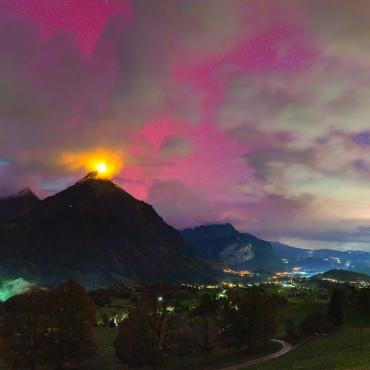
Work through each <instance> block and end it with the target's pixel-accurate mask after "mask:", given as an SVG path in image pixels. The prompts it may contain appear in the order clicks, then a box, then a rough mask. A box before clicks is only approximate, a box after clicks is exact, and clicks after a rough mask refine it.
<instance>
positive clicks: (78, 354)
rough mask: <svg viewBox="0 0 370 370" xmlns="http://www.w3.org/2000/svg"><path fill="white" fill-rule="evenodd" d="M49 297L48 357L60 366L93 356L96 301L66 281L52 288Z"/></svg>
mask: <svg viewBox="0 0 370 370" xmlns="http://www.w3.org/2000/svg"><path fill="white" fill-rule="evenodd" d="M48 299H49V304H48V311H49V314H50V316H51V318H52V320H53V326H52V328H51V333H50V335H49V336H50V338H51V339H50V342H51V345H50V358H51V359H52V360H53V363H54V366H55V369H62V368H63V366H64V363H65V362H72V363H73V362H75V363H80V362H82V361H83V360H85V359H88V358H92V357H93V356H95V355H96V350H97V345H96V340H95V330H94V326H95V323H96V314H95V305H94V303H93V301H92V299H91V298H90V296H89V295H88V294H87V293H86V291H85V289H84V288H83V287H82V286H81V285H80V284H78V283H77V282H75V281H67V282H65V283H62V284H60V285H59V286H57V287H56V288H54V289H53V290H51V291H50V293H49V297H48Z"/></svg>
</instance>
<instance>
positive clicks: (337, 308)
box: [328, 289, 343, 326]
mask: <svg viewBox="0 0 370 370" xmlns="http://www.w3.org/2000/svg"><path fill="white" fill-rule="evenodd" d="M328 316H329V317H330V318H332V319H333V321H334V322H335V324H336V325H338V326H340V325H342V322H343V292H342V291H341V290H339V289H334V291H333V293H332V294H331V296H330V301H329V307H328Z"/></svg>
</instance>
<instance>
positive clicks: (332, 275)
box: [313, 269, 370, 283]
mask: <svg viewBox="0 0 370 370" xmlns="http://www.w3.org/2000/svg"><path fill="white" fill-rule="evenodd" d="M313 278H314V279H333V280H337V281H340V282H348V283H353V282H365V283H370V276H369V275H367V274H362V273H360V272H356V271H348V270H341V269H333V270H329V271H326V272H324V273H323V274H319V275H315V276H314V277H313Z"/></svg>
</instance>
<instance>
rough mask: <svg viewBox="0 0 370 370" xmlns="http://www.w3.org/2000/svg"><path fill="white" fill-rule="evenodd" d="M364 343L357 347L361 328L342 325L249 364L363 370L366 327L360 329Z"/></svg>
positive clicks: (369, 359) (262, 368) (270, 368)
mask: <svg viewBox="0 0 370 370" xmlns="http://www.w3.org/2000/svg"><path fill="white" fill-rule="evenodd" d="M364 334H365V335H364V342H365V343H366V342H367V344H366V345H365V346H364V348H363V350H362V351H361V345H360V343H361V340H360V338H361V331H360V329H358V328H354V327H350V326H347V327H344V328H342V329H341V330H339V331H338V332H337V333H336V334H334V335H332V336H327V337H317V338H313V339H312V340H310V341H308V342H307V343H306V344H303V345H301V346H300V347H298V348H297V349H296V350H294V351H293V352H291V353H288V354H286V355H284V356H282V357H280V358H278V359H274V360H270V361H267V362H265V363H263V364H260V365H256V366H253V367H251V368H250V369H251V370H302V369H304V370H329V369H338V370H349V369H351V370H367V369H370V343H369V339H370V328H367V330H366V331H365V333H364Z"/></svg>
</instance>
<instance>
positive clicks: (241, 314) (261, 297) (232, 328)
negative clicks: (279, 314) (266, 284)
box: [222, 289, 276, 349]
mask: <svg viewBox="0 0 370 370" xmlns="http://www.w3.org/2000/svg"><path fill="white" fill-rule="evenodd" d="M222 321H223V322H222V327H223V330H222V332H223V341H222V342H223V345H224V346H226V347H237V348H238V347H239V348H240V347H241V346H243V345H247V346H248V348H249V349H250V348H252V347H253V346H255V345H260V344H262V345H267V343H268V341H269V339H270V338H271V337H273V335H274V334H275V330H276V325H275V304H274V302H273V300H272V299H271V298H270V297H268V296H267V295H265V294H264V293H263V292H259V291H257V290H255V289H251V290H250V291H247V292H245V293H244V294H242V295H240V296H235V295H234V298H233V299H232V300H231V301H230V300H228V301H226V302H225V304H224V307H223V316H222Z"/></svg>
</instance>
